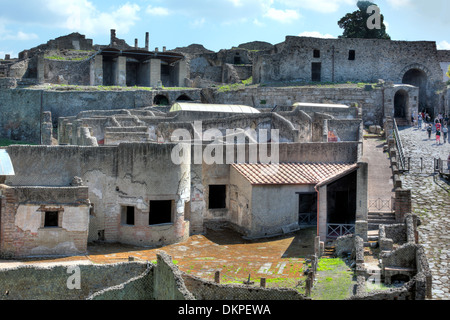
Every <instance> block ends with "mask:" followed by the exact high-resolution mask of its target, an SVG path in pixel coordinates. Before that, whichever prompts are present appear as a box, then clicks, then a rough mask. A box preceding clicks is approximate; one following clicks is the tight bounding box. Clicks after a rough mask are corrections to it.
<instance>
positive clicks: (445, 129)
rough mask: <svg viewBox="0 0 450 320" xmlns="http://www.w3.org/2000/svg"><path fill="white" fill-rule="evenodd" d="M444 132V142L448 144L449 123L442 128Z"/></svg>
mask: <svg viewBox="0 0 450 320" xmlns="http://www.w3.org/2000/svg"><path fill="white" fill-rule="evenodd" d="M442 133H443V134H444V144H446V143H447V138H448V127H447V125H445V126H444V127H443V128H442Z"/></svg>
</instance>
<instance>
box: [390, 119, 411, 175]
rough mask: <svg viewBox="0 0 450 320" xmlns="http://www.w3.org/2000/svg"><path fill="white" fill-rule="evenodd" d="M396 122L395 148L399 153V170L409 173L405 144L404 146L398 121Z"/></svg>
mask: <svg viewBox="0 0 450 320" xmlns="http://www.w3.org/2000/svg"><path fill="white" fill-rule="evenodd" d="M393 120H394V132H393V135H394V139H395V146H396V148H397V153H398V163H399V169H400V171H408V170H407V166H406V158H405V153H404V151H403V144H402V138H401V137H400V133H399V130H398V126H397V121H395V119H393Z"/></svg>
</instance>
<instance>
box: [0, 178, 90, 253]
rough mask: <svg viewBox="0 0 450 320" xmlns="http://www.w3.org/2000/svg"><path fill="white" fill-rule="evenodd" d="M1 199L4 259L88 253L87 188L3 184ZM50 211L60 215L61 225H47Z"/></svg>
mask: <svg viewBox="0 0 450 320" xmlns="http://www.w3.org/2000/svg"><path fill="white" fill-rule="evenodd" d="M0 199H1V200H2V202H1V208H0V212H1V216H0V220H1V222H2V223H1V230H0V233H1V235H2V237H1V242H0V254H1V255H2V256H6V257H20V256H41V255H72V254H83V253H86V251H87V239H88V225H89V205H90V203H89V200H88V189H87V188H86V187H70V188H44V187H6V186H5V185H2V186H1V188H0ZM46 212H57V219H58V221H57V226H55V227H47V226H46V225H45V216H46Z"/></svg>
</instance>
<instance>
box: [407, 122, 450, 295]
mask: <svg viewBox="0 0 450 320" xmlns="http://www.w3.org/2000/svg"><path fill="white" fill-rule="evenodd" d="M400 135H401V138H402V142H403V147H404V151H405V156H406V157H413V158H414V159H413V161H412V162H411V163H412V168H411V169H412V172H411V173H409V174H405V175H403V177H402V182H403V186H404V188H408V189H411V190H412V206H413V212H414V213H416V214H418V215H419V216H420V218H421V221H422V226H421V227H420V228H419V236H420V243H421V244H422V245H423V246H424V247H425V250H426V254H427V257H428V262H429V264H430V268H431V272H432V276H433V291H432V292H433V299H435V300H449V299H450V281H449V267H450V234H449V230H450V194H449V192H448V191H447V190H450V185H449V184H448V183H446V181H445V180H443V179H441V178H440V177H439V176H438V175H434V174H433V173H432V172H433V159H435V158H440V159H442V160H447V157H448V154H449V152H450V144H448V143H446V144H445V145H443V144H441V145H437V144H436V140H435V139H433V138H434V136H433V135H432V136H431V139H430V140H429V139H428V136H427V134H426V132H425V131H422V130H418V129H414V128H400ZM420 158H423V159H424V161H420V160H419V159H420ZM421 163H423V169H422V170H421V168H420V164H421ZM421 171H422V172H421Z"/></svg>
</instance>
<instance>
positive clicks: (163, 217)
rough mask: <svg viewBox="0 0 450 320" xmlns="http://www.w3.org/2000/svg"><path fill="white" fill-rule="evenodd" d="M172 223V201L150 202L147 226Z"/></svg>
mask: <svg viewBox="0 0 450 320" xmlns="http://www.w3.org/2000/svg"><path fill="white" fill-rule="evenodd" d="M163 223H172V200H152V201H150V214H149V221H148V224H149V225H156V224H163Z"/></svg>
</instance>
